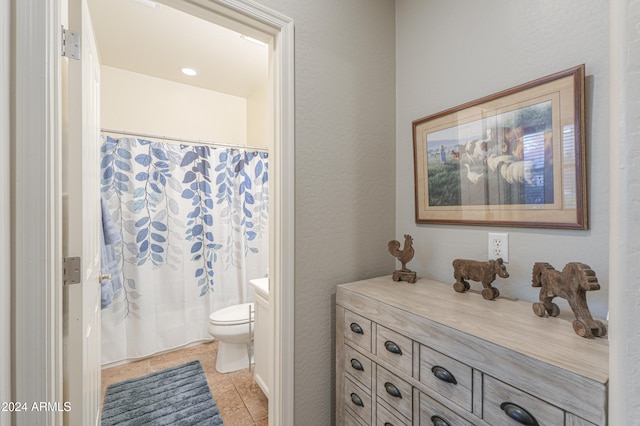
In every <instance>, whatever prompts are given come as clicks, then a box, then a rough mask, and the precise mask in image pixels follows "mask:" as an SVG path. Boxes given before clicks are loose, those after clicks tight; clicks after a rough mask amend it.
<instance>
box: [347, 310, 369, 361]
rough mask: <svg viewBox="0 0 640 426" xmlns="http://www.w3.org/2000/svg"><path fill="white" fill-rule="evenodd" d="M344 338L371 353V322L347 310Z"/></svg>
mask: <svg viewBox="0 0 640 426" xmlns="http://www.w3.org/2000/svg"><path fill="white" fill-rule="evenodd" d="M344 338H345V339H346V340H348V341H349V342H351V343H353V344H354V345H357V346H359V347H361V348H362V349H364V350H366V351H367V352H371V321H369V320H368V319H366V318H364V317H362V316H360V315H358V314H354V313H353V312H351V311H349V310H346V309H345V311H344Z"/></svg>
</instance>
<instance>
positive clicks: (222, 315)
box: [209, 303, 255, 325]
mask: <svg viewBox="0 0 640 426" xmlns="http://www.w3.org/2000/svg"><path fill="white" fill-rule="evenodd" d="M249 308H251V317H252V319H253V315H254V309H255V306H254V303H242V304H240V305H233V306H228V307H226V308H223V309H220V310H217V311H215V312H214V313H212V314H211V315H209V322H211V323H212V324H216V325H238V324H245V323H248V322H249Z"/></svg>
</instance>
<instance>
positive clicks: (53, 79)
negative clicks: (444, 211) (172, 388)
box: [12, 0, 295, 426]
mask: <svg viewBox="0 0 640 426" xmlns="http://www.w3.org/2000/svg"><path fill="white" fill-rule="evenodd" d="M62 1H63V0H53V1H50V2H45V3H44V4H43V3H42V2H41V1H40V0H20V1H16V0H14V1H13V7H14V16H15V20H14V23H15V32H14V34H15V44H14V46H15V48H14V51H13V52H14V57H15V62H14V63H15V74H14V79H15V84H14V87H15V92H14V93H15V95H14V96H15V97H14V112H15V115H14V120H13V122H14V123H15V126H14V127H13V128H14V129H15V130H14V131H15V133H14V135H12V136H14V140H15V150H14V161H15V162H14V169H13V170H14V179H15V180H14V188H15V189H14V199H13V203H12V205H13V206H14V209H13V217H14V232H13V234H12V244H13V248H14V253H15V258H14V261H13V265H14V269H13V271H14V273H13V275H12V282H14V283H19V284H20V285H15V286H14V289H15V290H14V295H13V297H14V303H15V304H14V308H15V310H14V321H15V322H14V329H13V338H14V341H13V343H14V352H13V354H12V356H13V361H14V362H13V366H14V367H13V376H12V383H13V395H12V396H13V400H14V401H49V402H56V401H58V402H61V403H62V402H63V401H62V273H63V271H62V265H61V253H62V238H61V235H62V232H61V223H62V190H61V179H60V176H61V173H60V171H61V167H62V163H61V149H62V134H61V117H62V114H61V113H62V111H61V93H62V92H61V90H62V88H61V66H60V64H61V57H60V53H59V52H60V48H61V46H60V45H61V42H60V22H61V14H60V10H61V3H62ZM161 2H162V3H165V4H169V5H173V6H174V7H175V6H177V7H178V8H180V9H182V10H184V11H187V12H188V13H192V14H194V15H196V16H202V13H205V14H207V16H210V15H211V13H214V14H216V15H217V16H219V17H220V19H221V22H225V24H224V25H225V26H227V27H231V28H233V25H242V26H243V27H245V28H249V29H251V28H253V33H254V34H255V35H257V36H262V37H264V36H265V35H266V36H269V37H271V38H272V48H273V51H274V55H273V61H272V63H271V64H270V71H271V72H272V73H273V74H272V75H273V77H272V82H273V84H272V94H273V96H272V99H273V102H274V105H273V106H274V121H273V129H272V130H273V133H274V143H273V146H272V148H273V149H272V151H271V153H270V155H271V158H272V159H273V160H272V161H271V162H270V168H271V179H272V182H273V186H272V188H273V194H271V201H270V210H271V212H272V213H275V214H271V215H270V219H269V220H270V229H271V230H276V229H278V230H279V231H280V232H272V233H271V238H270V243H269V250H270V253H273V255H271V256H270V265H269V270H270V277H271V278H272V280H273V281H274V282H278V285H274V286H273V287H272V289H271V294H270V299H271V300H270V303H271V306H272V307H273V309H272V310H271V326H272V330H274V336H273V341H274V343H275V344H274V348H273V349H274V351H273V354H274V357H273V358H274V359H273V361H272V372H273V377H272V382H271V388H272V390H270V394H271V398H270V399H269V423H270V424H274V425H283V426H287V425H293V395H294V380H293V378H294V374H293V373H294V372H293V365H294V362H293V357H294V350H293V349H294V326H293V324H294V297H293V296H294V295H293V291H294V260H295V257H294V254H295V251H294V243H295V241H294V229H295V228H294V219H295V217H294V170H295V167H294V160H295V158H294V118H295V117H294V60H293V55H294V46H293V43H294V33H293V21H292V20H291V19H289V18H287V17H285V16H283V15H281V14H279V13H277V12H274V11H272V10H270V9H268V8H266V7H264V6H261V5H259V4H257V3H254V2H252V1H251V0H162V1H161ZM71 30H73V29H71ZM43 342H44V344H43ZM35 348H37V349H38V350H34V349H35ZM72 409H73V407H72ZM15 417H16V419H15V420H16V425H17V426H22V425H25V426H26V425H31V424H42V425H61V424H62V413H61V412H57V411H39V412H29V413H28V414H27V415H21V416H15Z"/></svg>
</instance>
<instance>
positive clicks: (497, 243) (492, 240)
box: [489, 232, 509, 263]
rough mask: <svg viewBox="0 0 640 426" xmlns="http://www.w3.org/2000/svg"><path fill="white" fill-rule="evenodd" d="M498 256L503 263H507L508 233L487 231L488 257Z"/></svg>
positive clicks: (495, 257) (494, 257)
mask: <svg viewBox="0 0 640 426" xmlns="http://www.w3.org/2000/svg"><path fill="white" fill-rule="evenodd" d="M499 257H501V258H502V260H503V261H504V262H505V263H509V234H508V233H506V232H505V233H499V232H489V259H497V258H499Z"/></svg>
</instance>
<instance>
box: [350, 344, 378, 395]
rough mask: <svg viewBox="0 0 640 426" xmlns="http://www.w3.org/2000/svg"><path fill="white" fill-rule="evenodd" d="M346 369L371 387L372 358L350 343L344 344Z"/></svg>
mask: <svg viewBox="0 0 640 426" xmlns="http://www.w3.org/2000/svg"><path fill="white" fill-rule="evenodd" d="M344 371H345V373H347V374H349V375H350V376H351V377H353V378H354V379H356V380H357V381H358V382H360V383H361V384H362V385H363V386H364V387H365V388H367V389H371V371H372V370H371V360H370V359H369V358H367V357H365V356H364V355H362V354H361V353H360V352H358V351H357V350H355V349H353V348H352V347H351V346H349V345H344Z"/></svg>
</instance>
